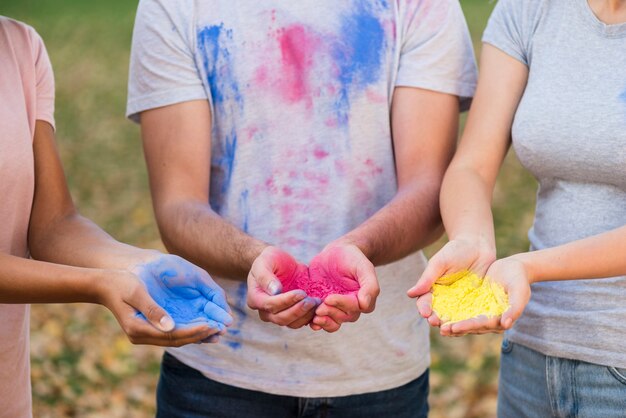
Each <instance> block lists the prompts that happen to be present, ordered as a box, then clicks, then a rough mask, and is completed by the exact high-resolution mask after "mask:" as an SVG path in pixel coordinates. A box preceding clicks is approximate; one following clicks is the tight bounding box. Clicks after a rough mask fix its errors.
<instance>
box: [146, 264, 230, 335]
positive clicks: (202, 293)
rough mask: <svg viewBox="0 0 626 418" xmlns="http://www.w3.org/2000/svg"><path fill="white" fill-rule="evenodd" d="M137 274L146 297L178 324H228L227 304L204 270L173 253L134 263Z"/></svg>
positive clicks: (222, 326)
mask: <svg viewBox="0 0 626 418" xmlns="http://www.w3.org/2000/svg"><path fill="white" fill-rule="evenodd" d="M135 272H136V274H137V276H139V278H140V279H141V280H142V282H143V283H144V285H145V286H146V288H147V290H148V292H149V293H150V296H152V298H153V299H154V300H155V302H157V303H158V304H159V305H160V306H161V307H162V308H163V309H165V311H167V312H168V313H169V314H170V316H171V317H172V319H173V320H174V321H175V322H176V324H178V325H183V326H184V325H189V324H196V323H199V322H206V323H209V324H211V325H213V326H215V327H218V328H220V329H223V328H224V325H225V324H227V323H229V321H230V315H229V314H228V310H229V308H228V305H227V303H226V300H225V299H224V296H223V294H222V292H221V290H220V289H219V287H218V286H217V285H216V284H215V283H214V282H213V280H211V278H210V277H209V276H208V274H207V273H206V272H204V271H203V270H201V269H199V268H198V267H196V266H194V265H193V264H191V263H188V262H186V261H185V260H183V259H182V258H179V257H176V256H168V255H163V256H159V257H157V258H155V259H153V260H151V261H149V262H147V263H144V264H142V265H140V266H138V267H137V268H136V270H135Z"/></svg>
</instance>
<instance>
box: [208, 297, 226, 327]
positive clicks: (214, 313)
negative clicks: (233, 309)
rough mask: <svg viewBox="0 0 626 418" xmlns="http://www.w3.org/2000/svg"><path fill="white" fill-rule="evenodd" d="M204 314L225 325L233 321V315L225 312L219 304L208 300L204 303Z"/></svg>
mask: <svg viewBox="0 0 626 418" xmlns="http://www.w3.org/2000/svg"><path fill="white" fill-rule="evenodd" d="M204 314H205V315H206V316H208V317H209V318H211V319H212V320H214V321H216V322H220V323H222V324H224V325H227V326H228V325H231V324H232V323H233V317H232V316H231V315H230V314H229V313H228V312H226V311H225V310H224V309H223V308H222V307H221V306H218V305H216V304H215V303H213V302H210V301H209V302H207V303H206V305H204Z"/></svg>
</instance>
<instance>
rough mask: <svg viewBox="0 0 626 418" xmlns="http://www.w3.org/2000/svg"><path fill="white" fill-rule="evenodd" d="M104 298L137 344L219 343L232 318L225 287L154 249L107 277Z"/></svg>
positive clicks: (131, 339)
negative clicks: (128, 266) (134, 263)
mask: <svg viewBox="0 0 626 418" xmlns="http://www.w3.org/2000/svg"><path fill="white" fill-rule="evenodd" d="M103 285H104V286H103V291H102V295H103V296H102V303H103V304H104V305H105V306H106V307H108V308H109V309H110V310H111V311H112V312H113V314H114V315H115V317H116V319H117V320H118V322H119V323H120V325H121V327H122V329H123V330H124V332H125V333H126V334H127V336H128V338H129V340H130V341H131V342H132V343H133V344H151V345H159V346H175V347H178V346H181V345H185V344H190V343H200V342H216V341H217V340H218V337H219V334H221V333H223V332H224V330H225V327H226V326H228V325H230V324H231V323H232V321H233V319H232V317H231V315H230V308H229V307H228V304H227V303H226V297H225V295H224V291H223V290H222V289H221V288H220V287H219V286H218V285H217V284H216V283H215V282H214V281H213V280H212V279H211V277H210V276H209V275H208V273H206V272H205V271H204V270H202V269H200V268H198V267H196V266H194V265H193V264H191V263H189V262H187V261H185V260H184V259H182V258H180V257H177V256H174V255H166V254H161V253H158V252H151V253H150V256H149V257H146V258H145V259H143V260H141V261H140V262H138V263H137V264H136V265H134V266H132V267H130V268H129V269H128V270H111V271H109V272H108V273H107V277H106V278H105V280H103Z"/></svg>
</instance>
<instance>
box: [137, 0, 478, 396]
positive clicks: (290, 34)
mask: <svg viewBox="0 0 626 418" xmlns="http://www.w3.org/2000/svg"><path fill="white" fill-rule="evenodd" d="M475 83H476V68H475V63H474V56H473V51H472V45H471V41H470V37H469V33H468V30H467V26H466V23H465V20H464V18H463V13H462V11H461V8H460V5H459V2H458V1H456V0H413V1H404V0H399V1H394V2H391V1H386V0H379V1H357V0H353V1H352V0H351V1H345V2H336V1H330V0H322V1H320V0H305V1H298V2H276V1H270V2H258V1H254V2H253V1H244V2H237V4H236V5H235V4H234V3H233V2H232V1H228V0H221V1H212V2H203V1H192V0H186V1H176V2H173V1H164V0H147V1H142V2H141V3H140V5H139V10H138V13H137V20H136V23H135V30H134V34H133V46H132V56H131V65H130V81H129V97H128V110H127V112H128V116H129V117H131V118H132V119H134V120H138V114H139V113H140V112H141V111H143V110H146V109H151V108H155V107H159V106H165V105H169V104H173V103H178V102H183V101H188V100H195V99H206V100H209V102H210V105H211V111H212V119H213V132H212V138H211V141H212V155H211V158H212V161H211V186H210V187H211V193H210V199H209V203H210V205H211V207H212V208H213V209H214V210H215V211H216V212H217V213H219V214H220V215H221V216H223V217H224V218H225V219H227V220H228V221H230V222H232V223H233V224H234V225H236V226H238V227H239V228H241V229H242V230H243V231H245V232H247V233H248V234H250V235H252V236H255V237H257V238H260V239H262V240H264V241H267V242H270V243H272V244H274V245H276V246H278V247H280V248H282V249H284V250H286V251H288V252H290V253H291V254H292V255H294V256H295V257H296V258H297V259H299V260H300V261H302V262H305V263H307V262H309V261H310V259H311V258H312V257H313V256H314V255H316V254H317V253H318V252H319V251H320V250H321V249H322V248H323V247H324V246H325V245H326V244H327V243H328V242H330V241H332V240H334V239H336V238H338V237H339V236H341V235H343V234H345V233H346V232H348V231H350V230H351V229H353V228H354V227H356V226H357V225H359V224H361V223H362V222H363V221H365V220H366V219H368V218H369V217H370V216H372V215H373V214H374V213H375V212H376V211H377V210H379V209H380V208H381V207H383V206H384V205H385V204H386V203H387V202H389V201H390V200H391V199H392V198H393V196H394V194H395V193H396V190H397V185H396V175H395V165H394V154H393V144H392V140H391V131H390V104H391V98H392V94H393V91H394V87H395V86H410V87H419V88H424V89H430V90H436V91H439V92H445V93H449V94H453V95H457V96H459V97H461V103H462V104H463V106H465V105H466V104H467V103H468V100H467V99H468V98H469V97H471V96H472V94H473V92H474V88H475ZM207 140H209V138H207ZM424 158H428V155H424ZM407 233H418V231H407ZM209 245H210V243H209ZM424 263H425V262H424V257H423V255H422V254H421V253H415V254H412V255H411V256H409V257H407V258H405V259H403V260H400V261H398V262H396V263H393V264H390V265H388V266H385V267H381V268H378V275H379V280H380V284H381V288H382V293H381V296H380V297H379V299H378V302H377V309H376V311H375V312H374V313H372V314H370V315H364V316H362V317H361V318H360V319H359V321H358V322H356V323H354V324H346V325H344V326H342V328H341V330H340V331H339V332H337V333H334V334H327V333H324V332H317V333H315V332H312V331H311V330H310V329H308V328H304V329H300V330H295V331H294V330H291V329H288V328H281V327H279V326H276V325H273V324H267V323H264V322H262V321H260V320H259V318H258V314H257V312H254V311H251V310H250V309H248V308H247V306H246V285H245V283H242V282H239V281H233V280H227V279H220V278H218V282H219V284H220V285H221V286H223V287H224V289H225V290H226V292H227V294H228V297H229V302H230V303H231V305H232V306H233V308H234V314H235V324H234V325H233V326H232V327H231V329H230V330H229V333H228V334H227V335H226V336H225V337H224V341H223V342H222V343H220V344H217V345H192V346H187V347H183V348H179V349H171V350H170V352H171V353H172V354H173V355H175V356H176V357H177V358H178V359H180V360H181V361H183V362H184V363H186V364H188V365H190V366H191V367H193V368H195V369H197V370H199V371H200V372H202V373H203V374H204V375H206V376H207V377H209V378H211V379H214V380H217V381H219V382H222V383H226V384H229V385H234V386H238V387H242V388H247V389H253V390H259V391H263V392H268V393H275V394H281V395H291V396H302V397H329V396H344V395H351V394H358V393H366V392H375V391H380V390H385V389H390V388H394V387H398V386H401V385H403V384H405V383H407V382H409V381H411V380H413V379H415V378H417V377H418V376H419V375H421V374H422V373H423V372H424V371H425V370H426V369H427V367H428V364H429V356H428V350H429V343H428V325H427V324H426V323H425V322H424V321H423V320H422V319H420V318H419V315H418V314H417V311H416V309H415V306H414V303H413V301H412V300H410V299H409V298H407V297H406V294H405V292H406V290H407V289H408V288H409V287H410V286H411V285H413V284H414V283H415V281H416V279H417V277H418V276H419V274H420V273H421V271H422V269H423V267H424Z"/></svg>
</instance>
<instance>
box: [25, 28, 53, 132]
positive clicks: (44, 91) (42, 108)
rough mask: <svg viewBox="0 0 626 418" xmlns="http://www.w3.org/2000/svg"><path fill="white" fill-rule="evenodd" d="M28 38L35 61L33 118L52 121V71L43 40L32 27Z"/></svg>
mask: <svg viewBox="0 0 626 418" xmlns="http://www.w3.org/2000/svg"><path fill="white" fill-rule="evenodd" d="M30 38H31V45H32V53H33V62H34V63H35V85H36V91H37V94H36V100H37V101H36V110H35V119H36V120H42V121H45V122H48V123H49V124H50V125H52V127H53V128H54V127H55V123H54V73H53V72H52V64H51V63H50V58H49V57H48V52H47V51H46V46H45V45H44V43H43V40H42V39H41V37H40V36H39V34H38V33H37V32H35V30H34V29H32V28H30Z"/></svg>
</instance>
